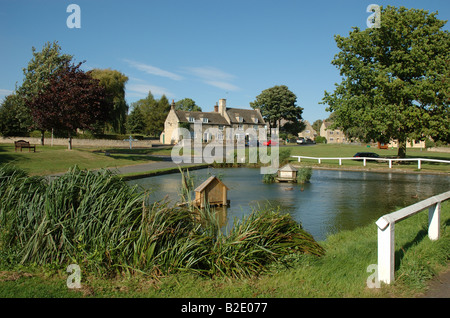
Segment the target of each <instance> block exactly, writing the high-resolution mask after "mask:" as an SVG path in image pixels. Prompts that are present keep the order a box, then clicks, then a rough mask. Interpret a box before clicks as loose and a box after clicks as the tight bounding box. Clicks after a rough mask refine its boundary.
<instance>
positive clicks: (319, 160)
mask: <svg viewBox="0 0 450 318" xmlns="http://www.w3.org/2000/svg"><path fill="white" fill-rule="evenodd" d="M291 157H293V158H298V162H301V159H314V160H317V161H318V163H321V162H322V160H339V165H340V166H341V165H342V160H362V161H363V165H364V167H365V166H366V164H367V160H374V161H389V168H392V162H393V161H394V162H396V161H417V169H419V170H420V169H421V168H422V162H423V161H425V162H440V163H450V160H441V159H425V158H371V157H307V156H291Z"/></svg>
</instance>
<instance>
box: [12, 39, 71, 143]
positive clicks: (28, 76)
mask: <svg viewBox="0 0 450 318" xmlns="http://www.w3.org/2000/svg"><path fill="white" fill-rule="evenodd" d="M31 50H32V54H33V58H32V59H31V60H30V62H29V63H28V66H27V67H26V68H24V69H23V74H24V80H23V83H22V85H21V86H20V87H19V88H18V89H17V95H18V98H21V99H22V101H20V100H17V104H18V105H25V104H26V101H27V100H28V101H31V99H32V98H33V97H35V96H36V95H37V94H38V93H40V92H42V91H44V90H45V89H46V87H47V85H48V84H49V80H50V77H51V76H52V74H54V73H55V72H57V71H58V70H60V69H61V68H63V67H65V66H67V65H68V64H69V63H70V61H71V60H72V56H71V55H68V54H62V53H61V47H60V46H59V45H58V42H57V41H54V42H53V43H50V42H47V43H46V44H45V45H44V46H43V48H42V50H41V51H40V52H37V51H36V49H35V48H34V47H32V49H31ZM24 115H28V116H29V117H30V118H31V114H30V112H29V111H28V112H27V114H24ZM41 133H42V134H41V136H42V137H41V144H42V145H44V131H41Z"/></svg>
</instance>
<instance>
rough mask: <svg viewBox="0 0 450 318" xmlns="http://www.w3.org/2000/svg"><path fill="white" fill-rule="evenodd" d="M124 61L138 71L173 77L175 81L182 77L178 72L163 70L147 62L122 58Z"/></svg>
mask: <svg viewBox="0 0 450 318" xmlns="http://www.w3.org/2000/svg"><path fill="white" fill-rule="evenodd" d="M124 61H125V62H126V63H128V65H130V66H131V67H133V68H135V69H137V70H139V71H142V72H145V73H147V74H151V75H157V76H162V77H167V78H170V79H173V80H175V81H181V80H182V79H183V77H182V76H180V75H178V74H175V73H172V72H169V71H165V70H163V69H160V68H158V67H156V66H152V65H147V64H143V63H139V62H136V61H132V60H128V59H124Z"/></svg>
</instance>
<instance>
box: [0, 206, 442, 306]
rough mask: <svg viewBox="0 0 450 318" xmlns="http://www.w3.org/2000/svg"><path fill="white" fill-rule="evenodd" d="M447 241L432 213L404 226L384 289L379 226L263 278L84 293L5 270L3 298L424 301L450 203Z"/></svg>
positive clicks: (51, 277)
mask: <svg viewBox="0 0 450 318" xmlns="http://www.w3.org/2000/svg"><path fill="white" fill-rule="evenodd" d="M442 208H443V209H442V217H441V226H442V229H443V231H442V237H441V239H440V240H438V241H435V242H431V241H430V240H429V239H428V237H427V236H426V233H425V228H426V224H427V215H426V212H424V213H420V214H418V215H415V216H413V217H411V218H408V219H406V220H404V221H402V222H400V223H399V224H398V225H396V256H397V261H399V262H397V263H398V264H397V265H396V272H395V276H396V281H395V283H394V284H392V285H382V287H381V288H380V289H370V288H368V287H367V283H366V282H367V279H368V278H369V275H371V274H372V273H373V271H369V272H368V271H367V267H368V266H369V265H370V264H376V261H377V260H376V257H377V256H376V253H377V252H376V249H377V244H376V242H377V241H376V228H375V227H376V226H375V225H374V224H373V225H370V226H367V227H363V228H359V229H356V230H354V231H346V232H342V233H338V234H336V235H333V236H331V237H329V238H328V239H327V240H326V241H325V242H320V243H321V244H322V245H323V246H324V248H325V249H326V254H325V255H324V256H323V257H321V258H315V257H311V256H303V257H295V258H292V259H291V260H290V267H284V266H282V265H277V266H274V267H273V268H271V271H270V272H268V273H266V274H262V275H259V276H253V277H249V278H242V279H228V278H216V279H209V278H204V277H201V276H198V275H193V274H189V273H184V274H183V273H178V274H174V275H169V276H167V277H161V278H159V279H154V278H152V277H149V276H146V275H141V274H136V275H134V276H126V277H121V278H119V277H116V278H114V279H112V278H110V279H105V278H99V277H94V276H91V275H84V276H82V280H81V283H82V288H81V289H79V290H70V289H68V288H67V287H66V280H67V276H68V274H67V273H65V271H64V270H62V269H56V268H51V267H45V268H42V267H40V268H36V267H33V268H32V267H28V268H24V267H22V268H20V269H15V270H7V271H1V272H0V296H1V297H105V298H110V297H162V298H168V297H170V298H172V297H173V298H175V297H176V298H178V297H183V298H184V297H188V298H191V297H192V298H198V297H204V298H210V297H213V298H214V297H225V298H228V297H232V298H240V297H246V298H247V297H248V298H255V297H256V298H257V297H262V298H279V297H283V298H303V297H314V298H316V297H417V296H420V295H421V293H423V292H424V291H425V290H426V286H427V283H428V282H429V280H430V279H431V278H433V277H434V276H435V275H437V274H438V273H439V272H441V271H443V270H445V268H447V267H448V260H449V254H450V231H449V228H448V225H449V224H450V204H449V203H445V204H443V206H442Z"/></svg>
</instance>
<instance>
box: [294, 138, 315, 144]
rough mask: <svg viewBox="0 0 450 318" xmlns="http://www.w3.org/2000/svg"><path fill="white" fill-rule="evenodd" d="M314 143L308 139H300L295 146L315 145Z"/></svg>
mask: <svg viewBox="0 0 450 318" xmlns="http://www.w3.org/2000/svg"><path fill="white" fill-rule="evenodd" d="M315 143H316V142H315V141H314V140H312V139H310V138H300V139H297V144H299V145H306V144H315Z"/></svg>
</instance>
